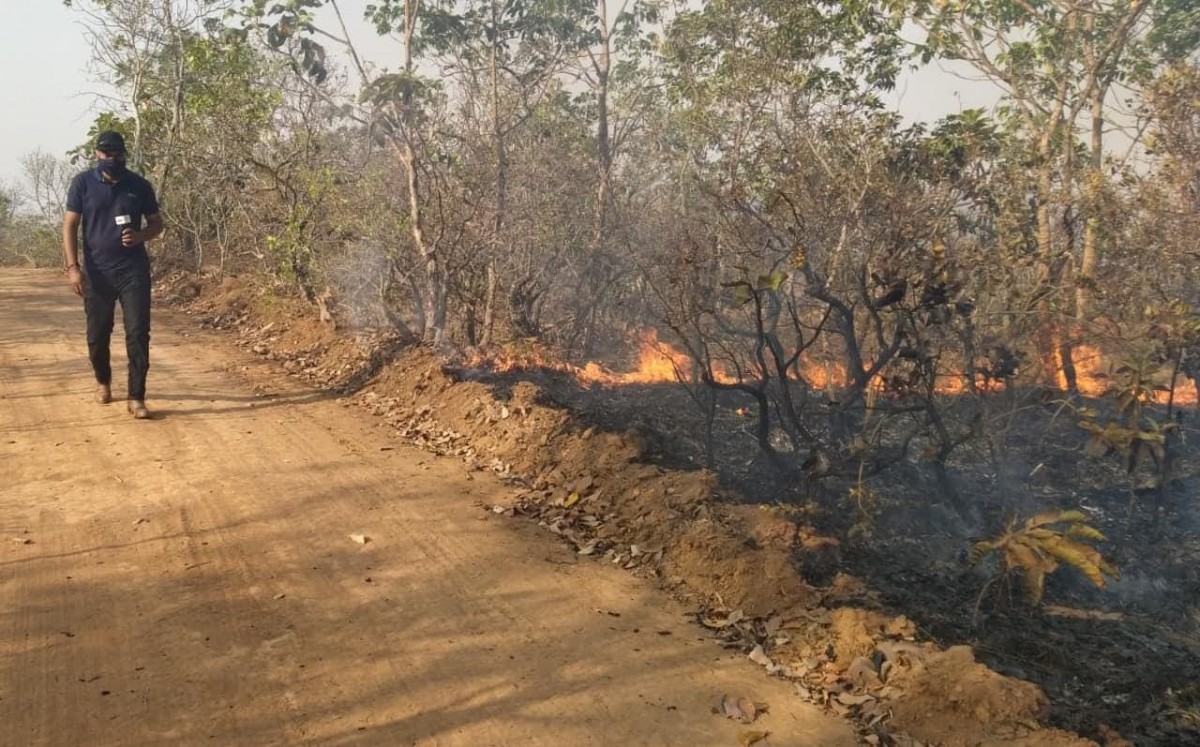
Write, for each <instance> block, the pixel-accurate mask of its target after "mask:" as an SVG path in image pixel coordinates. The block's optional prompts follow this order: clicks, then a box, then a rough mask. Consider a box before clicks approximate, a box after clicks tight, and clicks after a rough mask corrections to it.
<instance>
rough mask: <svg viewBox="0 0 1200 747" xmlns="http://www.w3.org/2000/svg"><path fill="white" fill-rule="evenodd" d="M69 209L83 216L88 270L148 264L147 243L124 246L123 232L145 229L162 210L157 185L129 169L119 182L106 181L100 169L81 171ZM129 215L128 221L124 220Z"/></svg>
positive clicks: (69, 198)
mask: <svg viewBox="0 0 1200 747" xmlns="http://www.w3.org/2000/svg"><path fill="white" fill-rule="evenodd" d="M67 210H68V211H69V212H72V213H79V214H80V215H81V216H83V257H84V260H83V261H84V265H85V266H86V267H87V269H88V271H89V272H91V271H94V270H119V269H125V268H128V267H135V266H137V265H139V264H148V263H149V261H150V257H149V255H148V254H147V253H146V245H145V244H144V243H143V244H134V245H133V246H122V245H121V231H122V229H124V228H126V227H129V228H132V229H133V230H135V231H140V230H142V223H143V219H144V218H145V216H147V215H154V214H155V213H157V212H158V198H157V197H155V196H154V187H152V186H150V182H148V181H146V180H145V179H143V178H142V177H141V176H139V175H137V174H135V173H133V172H132V171H127V172H126V173H125V175H124V176H122V177H121V181H119V182H106V181H104V179H102V178H101V176H100V169H98V168H93V169H88V170H87V171H84V172H83V173H81V174H78V175H77V176H76V177H75V178H74V179H73V180H72V181H71V188H70V189H69V190H68V191H67ZM125 216H128V219H129V220H128V221H127V222H124V223H122V222H118V219H120V220H121V221H124V217H125Z"/></svg>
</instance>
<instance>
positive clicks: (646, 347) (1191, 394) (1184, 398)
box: [472, 327, 1198, 414]
mask: <svg viewBox="0 0 1200 747" xmlns="http://www.w3.org/2000/svg"><path fill="white" fill-rule="evenodd" d="M630 342H631V344H632V345H633V346H635V347H636V350H637V362H636V366H635V367H634V368H633V370H631V371H613V370H610V369H608V368H606V367H604V366H602V365H601V364H600V363H597V362H595V361H593V362H589V363H587V364H585V365H583V366H575V365H572V364H569V363H564V362H561V361H556V360H554V359H553V358H552V356H550V355H549V354H544V353H543V351H537V350H535V351H533V352H532V353H528V354H525V355H518V354H512V353H503V352H502V353H496V354H492V355H487V356H481V357H478V358H476V359H475V360H473V361H472V365H476V366H486V367H488V368H491V369H492V370H496V371H518V370H531V369H541V370H550V371H559V372H562V373H565V374H568V375H571V376H573V377H575V378H576V379H577V380H578V381H579V382H580V383H582V384H587V385H599V386H611V387H616V386H629V385H635V384H662V383H675V382H679V381H685V382H694V381H695V380H696V377H697V376H699V375H701V372H702V369H701V367H699V366H697V365H696V363H695V361H694V360H693V358H692V357H691V356H690V355H688V354H687V353H686V352H684V351H682V350H680V349H679V348H677V347H675V346H673V345H671V344H670V343H668V342H665V341H663V340H660V339H659V338H658V330H656V329H654V328H652V327H649V328H645V329H642V330H639V331H638V332H637V334H636V335H634V337H633V339H632V340H631V341H630ZM1074 359H1075V360H1074V362H1075V370H1076V378H1077V384H1078V387H1079V391H1080V393H1082V394H1084V395H1085V396H1088V397H1101V396H1104V395H1105V394H1106V393H1107V392H1108V389H1109V376H1108V374H1107V364H1106V362H1105V360H1104V357H1103V355H1102V354H1101V353H1100V351H1099V350H1098V349H1097V348H1095V347H1092V346H1088V345H1077V346H1076V347H1075V349H1074ZM798 365H799V370H800V374H801V375H802V376H803V377H804V380H805V381H806V382H807V383H808V385H809V386H810V387H812V388H813V389H822V390H829V391H836V390H839V389H841V388H843V387H845V386H846V385H847V382H848V381H849V377H848V376H847V375H846V369H845V367H844V366H842V365H841V364H839V363H837V362H834V361H816V360H806V359H802V360H801V361H800V362H799V364H798ZM712 376H713V379H714V380H716V381H717V382H720V383H723V384H733V383H737V382H738V381H739V378H738V376H737V375H736V374H735V373H733V372H732V371H730V370H729V369H728V368H725V367H722V366H720V365H718V364H714V365H713V370H712ZM976 384H977V387H978V389H979V390H980V391H985V392H986V391H994V390H995V389H997V388H1001V387H1002V386H1003V384H1002V383H1000V382H996V381H991V382H988V381H984V380H983V379H980V380H978V381H977V382H976ZM1056 384H1057V386H1058V388H1059V389H1060V390H1062V391H1066V389H1067V381H1066V374H1065V373H1064V372H1063V371H1061V370H1058V371H1057V381H1056ZM875 386H876V387H878V388H880V389H882V388H883V384H882V382H880V381H879V380H876V382H875ZM934 389H935V391H936V392H938V393H939V394H945V395H958V394H965V393H966V392H967V391H968V387H967V381H966V379H965V377H964V376H963V375H962V374H952V373H947V374H939V375H938V381H937V384H936V386H935V387H934ZM1197 394H1198V393H1197V390H1196V385H1195V384H1194V383H1193V382H1192V381H1191V380H1190V379H1186V378H1184V377H1182V376H1181V377H1180V378H1179V380H1178V381H1177V382H1176V388H1175V399H1174V402H1175V404H1177V405H1183V406H1188V405H1192V406H1194V405H1196V404H1197V401H1198V396H1197ZM1168 396H1169V395H1168V393H1167V392H1158V393H1157V395H1156V399H1157V400H1158V401H1159V402H1160V403H1161V404H1166V402H1167V398H1168ZM739 414H740V413H739Z"/></svg>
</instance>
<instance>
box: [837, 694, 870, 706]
mask: <svg viewBox="0 0 1200 747" xmlns="http://www.w3.org/2000/svg"><path fill="white" fill-rule="evenodd" d="M836 697H837V702H839V703H841V704H842V705H844V706H860V705H862V704H863V703H870V702H871V701H872V700H875V696H874V695H867V694H866V693H863V694H862V695H855V694H853V693H838V694H837V696H836Z"/></svg>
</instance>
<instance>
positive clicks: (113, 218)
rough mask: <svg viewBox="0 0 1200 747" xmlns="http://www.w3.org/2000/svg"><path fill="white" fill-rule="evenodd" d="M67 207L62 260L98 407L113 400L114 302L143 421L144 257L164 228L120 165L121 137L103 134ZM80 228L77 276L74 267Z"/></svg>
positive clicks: (145, 188)
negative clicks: (82, 323)
mask: <svg viewBox="0 0 1200 747" xmlns="http://www.w3.org/2000/svg"><path fill="white" fill-rule="evenodd" d="M66 207H67V210H66V216H65V217H64V218H63V253H64V254H65V255H66V260H67V275H68V278H69V279H70V283H71V289H72V290H74V291H75V294H76V295H79V296H83V309H84V313H85V314H86V316H87V343H88V358H89V359H90V360H91V362H92V370H93V371H94V372H95V374H96V383H97V387H96V401H97V402H99V403H100V404H108V403H109V402H111V401H112V366H111V364H110V363H109V341H110V340H111V339H112V331H113V314H114V312H115V310H116V304H117V301H120V302H121V315H122V318H123V319H124V323H125V351H126V355H127V357H128V358H129V388H128V407H129V412H130V414H132V415H133V416H134V417H135V418H138V419H139V420H140V419H144V418H148V417H150V411H149V410H147V409H146V372H147V371H149V370H150V255H149V254H147V253H146V242H147V241H150V240H151V239H153V238H155V237H156V236H158V235H159V234H161V233H162V230H163V222H162V216H161V215H160V214H159V210H158V199H157V198H156V197H155V196H154V188H153V187H152V186H151V185H150V182H148V181H146V180H145V179H143V178H142V177H141V176H139V175H137V174H135V173H133V172H132V171H130V170H129V169H128V167H126V165H125V139H124V138H122V137H121V135H120V133H117V132H102V133H100V136H99V137H98V138H96V167H95V168H92V169H88V170H87V171H84V172H83V173H81V174H79V175H77V176H76V177H75V179H74V180H73V181H72V182H71V187H70V189H69V190H68V191H67V206H66ZM143 219H144V221H145V227H144V228H143V225H142V224H143ZM81 224H82V226H83V262H84V267H83V269H81V268H80V266H79V228H80V225H81ZM84 270H86V273H85V272H84Z"/></svg>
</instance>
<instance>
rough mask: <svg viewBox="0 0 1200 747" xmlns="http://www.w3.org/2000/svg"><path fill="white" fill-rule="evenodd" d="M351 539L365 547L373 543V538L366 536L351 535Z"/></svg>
mask: <svg viewBox="0 0 1200 747" xmlns="http://www.w3.org/2000/svg"><path fill="white" fill-rule="evenodd" d="M350 539H352V540H354V541H355V542H357V543H358V544H360V545H365V544H367V543H368V542H370V541H371V538H370V537H368V536H367V535H365V534H352V535H350Z"/></svg>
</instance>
